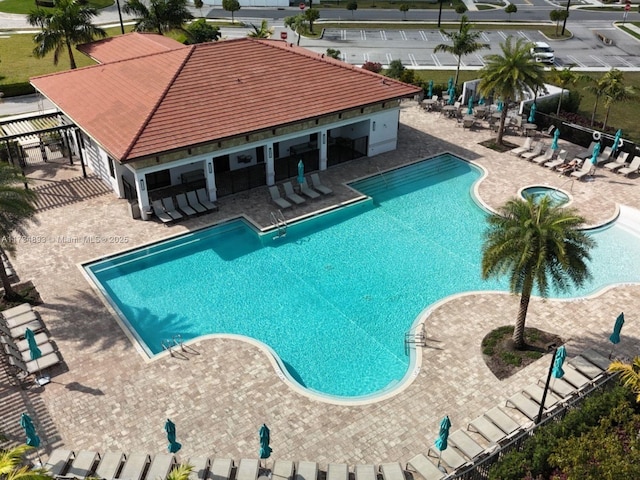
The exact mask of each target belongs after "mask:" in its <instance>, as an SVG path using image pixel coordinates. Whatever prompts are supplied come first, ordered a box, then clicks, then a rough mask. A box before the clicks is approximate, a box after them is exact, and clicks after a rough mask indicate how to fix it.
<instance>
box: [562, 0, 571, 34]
mask: <svg viewBox="0 0 640 480" xmlns="http://www.w3.org/2000/svg"><path fill="white" fill-rule="evenodd" d="M570 6H571V0H567V15H566V16H565V17H564V21H563V22H562V31H561V32H560V36H561V37H564V27H566V26H567V18H569V7H570Z"/></svg>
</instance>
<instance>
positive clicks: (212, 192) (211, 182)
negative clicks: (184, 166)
mask: <svg viewBox="0 0 640 480" xmlns="http://www.w3.org/2000/svg"><path fill="white" fill-rule="evenodd" d="M205 163H206V166H205V169H204V174H205V178H206V179H207V193H208V194H209V200H210V201H212V202H215V201H216V200H217V199H218V194H217V189H216V174H215V172H214V171H213V159H211V158H210V159H208V160H206V161H205Z"/></svg>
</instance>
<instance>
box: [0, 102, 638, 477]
mask: <svg viewBox="0 0 640 480" xmlns="http://www.w3.org/2000/svg"><path fill="white" fill-rule="evenodd" d="M401 122H402V124H401V127H400V131H399V148H398V149H397V150H396V151H394V152H391V153H387V154H383V155H379V156H377V157H375V158H365V159H360V160H354V161H352V162H349V163H346V164H342V165H339V166H337V167H335V168H332V169H330V170H328V171H326V172H321V177H322V178H323V180H324V182H325V184H327V185H329V186H331V188H333V190H334V192H335V194H334V195H333V196H331V197H326V198H323V199H322V200H320V201H316V202H308V204H307V205H306V206H303V207H298V208H296V209H294V210H292V211H290V212H286V215H287V218H292V217H295V216H299V215H303V214H307V213H310V212H311V211H312V210H315V209H318V208H323V207H328V206H330V205H332V204H336V203H340V202H345V201H349V200H350V199H352V198H353V197H354V193H353V192H352V191H351V190H350V189H349V188H347V187H346V186H345V185H344V183H345V182H346V181H350V180H352V179H355V178H360V177H363V176H366V175H370V174H375V173H377V172H379V171H384V170H385V169H388V168H392V167H395V166H398V165H402V164H406V163H410V162H414V161H417V160H419V159H422V158H425V157H429V156H432V155H435V154H438V153H441V152H445V151H450V152H453V153H455V154H457V155H459V156H461V157H463V158H466V159H468V160H470V161H472V162H474V163H476V164H477V165H480V166H481V167H483V168H484V169H485V170H486V171H487V176H486V177H485V178H484V179H483V180H482V181H481V182H480V184H479V185H478V188H477V192H478V195H479V197H480V198H481V200H482V201H483V202H485V203H486V204H487V205H488V206H489V207H490V208H497V207H498V206H499V205H501V204H502V203H503V202H504V201H505V200H507V199H508V198H511V197H513V196H515V194H516V193H517V191H518V189H519V188H521V187H523V186H526V185H531V184H548V185H552V186H557V187H560V186H562V187H563V189H565V190H566V191H568V192H569V193H571V195H572V198H573V205H574V206H576V207H577V208H578V209H579V210H580V212H581V213H582V214H583V215H584V216H586V217H587V218H588V220H589V223H590V224H601V223H604V222H607V221H609V220H610V219H612V218H614V217H615V215H616V212H617V205H619V204H626V205H630V206H633V207H635V208H638V209H640V179H639V178H624V177H622V176H619V175H615V174H611V173H608V172H603V171H602V169H598V171H597V175H596V176H595V178H594V179H593V181H588V182H577V181H576V182H567V179H566V177H563V178H560V177H558V174H556V173H553V172H550V171H549V170H547V169H545V168H542V167H540V166H537V165H534V164H530V163H528V162H526V161H524V160H521V159H516V158H515V157H513V156H511V155H509V154H499V153H496V152H494V151H492V150H489V149H486V148H485V147H483V146H481V145H479V142H480V141H482V140H486V139H488V138H490V137H491V136H492V135H493V133H491V132H489V131H488V130H486V129H478V130H476V131H467V130H463V129H462V128H458V127H456V126H455V125H456V123H455V121H452V120H449V119H446V118H445V117H441V116H439V115H438V114H437V113H427V112H424V111H423V110H422V109H420V108H419V107H418V106H417V104H416V103H414V102H410V101H407V102H404V103H403V104H402V110H401ZM509 140H510V141H513V142H515V143H522V142H523V138H522V137H511V138H509ZM561 143H562V142H561ZM562 147H563V148H564V147H568V148H571V149H573V150H578V148H577V147H575V146H571V145H564V144H563V145H562ZM572 153H573V152H572ZM79 174H80V170H79V168H78V167H77V166H74V167H70V166H64V167H61V168H53V167H52V166H50V165H49V166H46V167H45V169H39V170H33V171H30V172H29V176H30V177H31V178H33V179H34V186H36V185H37V187H38V188H39V190H40V191H41V192H42V197H43V200H42V202H43V203H42V205H43V206H46V208H44V209H43V210H42V211H41V212H40V213H39V214H38V224H37V225H34V226H33V227H32V228H30V229H29V233H30V234H31V235H32V238H31V239H30V240H28V241H21V242H19V244H18V252H17V256H16V257H15V258H14V259H12V262H13V265H14V267H15V269H16V270H17V272H18V274H19V276H20V278H21V279H22V280H32V281H33V282H34V283H35V285H36V286H37V288H38V290H39V292H40V294H41V296H42V299H43V301H44V304H43V305H42V306H40V307H38V310H39V311H40V312H41V315H42V318H43V320H44V321H45V323H46V325H47V326H48V328H49V330H50V332H51V335H52V337H53V338H54V339H55V342H56V343H57V345H58V348H59V350H60V352H61V353H62V355H63V357H64V364H63V366H61V367H57V368H55V369H53V370H52V372H51V373H52V374H53V375H52V377H53V378H52V383H50V384H49V385H47V386H46V387H44V388H35V387H32V388H29V389H20V388H17V387H14V386H11V385H9V384H8V383H7V377H6V375H5V374H4V373H0V375H1V377H0V379H1V380H2V381H1V382H0V432H2V433H4V434H5V435H6V436H7V437H8V438H9V441H10V442H22V441H23V439H24V434H23V432H22V430H21V428H20V427H19V416H20V414H21V413H22V412H23V411H28V412H30V413H31V414H32V417H33V420H34V422H35V423H36V425H37V428H38V433H39V434H40V436H41V438H42V441H43V445H44V449H42V452H43V453H46V452H49V451H50V450H51V449H52V448H57V447H62V446H64V447H66V448H70V449H73V450H81V449H90V450H98V451H106V450H123V451H125V452H132V451H146V452H149V453H159V452H165V451H166V443H167V442H166V435H165V432H164V430H163V425H164V422H165V419H166V418H171V419H172V420H173V421H174V422H175V424H176V426H177V434H178V441H180V442H181V443H182V445H183V448H182V450H181V451H180V453H179V456H180V458H181V459H186V458H189V457H191V456H202V455H207V456H210V457H231V458H234V459H240V458H246V457H249V458H255V457H257V455H258V448H259V443H258V428H259V427H260V425H262V424H263V423H266V424H267V425H268V426H269V427H270V429H271V446H272V448H273V454H272V459H289V460H314V461H317V462H319V463H320V466H321V467H324V466H326V463H328V462H337V463H349V464H357V463H375V464H379V463H383V462H388V461H401V462H406V461H407V460H408V459H410V458H411V457H413V456H414V455H416V454H417V453H421V452H422V453H426V452H427V449H428V447H429V446H430V445H431V444H432V443H433V441H434V440H435V438H436V435H437V432H438V423H439V421H440V419H441V418H442V417H443V416H444V415H449V417H450V418H451V421H452V424H453V426H452V428H453V429H454V430H455V429H457V428H465V427H466V425H467V423H468V422H469V421H470V420H472V419H474V418H475V417H477V416H478V415H480V414H482V413H483V412H485V411H486V410H488V409H490V408H492V407H494V406H496V405H504V401H505V399H506V398H507V397H509V396H511V395H512V394H514V393H516V392H517V391H519V390H520V389H522V388H523V387H525V386H527V385H529V384H531V383H534V382H535V381H536V380H537V379H539V378H541V377H544V376H545V375H546V371H547V368H548V357H547V356H545V357H544V359H541V360H539V361H537V362H536V363H534V364H533V365H531V366H529V367H527V368H525V369H523V370H522V371H520V372H519V373H518V374H516V375H514V376H512V377H511V378H509V379H506V380H502V381H500V380H497V379H496V378H495V377H494V376H493V375H492V374H491V372H490V371H489V370H488V369H487V367H486V366H485V363H484V361H483V359H482V354H481V351H480V340H481V339H482V337H483V336H484V335H485V334H486V333H487V332H489V331H490V330H491V329H493V328H494V327H497V326H500V325H505V324H512V323H513V322H514V319H515V316H516V311H517V308H518V298H517V297H515V296H511V295H509V294H503V293H473V294H468V295H462V296H458V297H456V298H453V299H450V300H449V301H446V302H444V303H442V304H440V305H439V306H437V307H436V308H435V309H433V311H432V313H431V315H430V316H429V317H428V319H427V322H426V332H427V335H428V342H427V346H426V347H424V348H422V365H421V368H420V370H419V372H417V374H416V376H415V379H414V381H413V382H412V383H411V384H410V385H409V386H408V387H407V388H406V389H404V390H403V391H402V392H400V393H398V394H397V395H395V396H393V397H391V398H388V399H386V400H383V401H379V402H374V403H370V404H366V405H359V406H345V405H334V404H330V403H326V402H322V401H317V400H313V399H310V398H308V397H307V396H304V395H301V394H299V393H297V392H295V391H294V390H292V389H291V388H290V387H289V386H288V385H287V384H286V383H285V382H283V380H281V379H280V377H279V376H278V375H277V374H276V371H274V369H273V367H272V364H271V362H270V361H269V359H268V357H267V356H266V355H265V353H264V351H263V350H262V349H260V348H258V347H256V346H255V345H252V344H249V343H246V342H243V341H239V340H234V339H207V340H201V341H197V342H195V343H193V344H192V347H193V351H188V352H184V353H183V354H180V355H177V356H175V357H169V356H166V357H163V358H161V359H159V360H155V361H152V362H148V361H145V360H144V359H143V358H142V356H141V355H140V354H139V353H138V351H137V350H136V348H134V346H133V345H132V343H131V342H130V340H129V339H128V338H127V336H126V335H125V334H124V333H123V331H122V329H121V328H120V327H119V325H118V323H117V322H116V321H115V320H114V318H113V316H112V315H111V313H110V311H109V310H108V309H107V308H106V307H105V305H104V304H103V302H102V301H101V299H100V298H99V297H98V295H97V294H96V292H95V291H94V290H93V288H92V287H91V286H90V284H89V283H88V282H87V280H86V279H85V277H84V276H83V274H82V273H81V271H80V269H79V267H78V265H79V264H80V263H82V262H86V261H88V260H91V259H95V258H98V257H103V256H106V255H110V254H113V253H115V252H118V251H120V250H123V249H128V248H131V247H135V246H138V245H143V244H145V243H148V242H151V241H155V240H158V239H161V238H165V237H167V236H171V235H176V234H180V233H183V232H187V231H190V230H193V229H197V228H200V227H202V226H205V225H209V224H212V223H217V222H219V221H221V220H224V219H226V218H232V217H235V216H237V215H240V214H245V215H247V216H248V217H250V218H251V219H252V220H253V221H254V222H256V223H257V224H261V225H263V226H268V225H270V220H269V219H270V217H269V215H270V212H272V211H273V210H274V207H273V205H272V203H271V202H270V200H269V195H268V193H267V189H266V188H265V187H262V188H258V189H255V190H252V191H249V192H244V193H241V194H238V195H235V196H233V197H227V198H223V199H221V200H220V202H219V204H220V211H219V212H217V213H213V214H210V215H206V216H202V217H198V218H194V219H190V220H188V221H185V222H182V223H179V224H177V225H175V226H171V227H165V226H164V225H161V224H159V223H156V222H153V221H149V222H143V221H140V220H133V219H132V218H131V217H130V215H129V213H128V207H127V204H126V203H125V202H124V201H123V200H118V199H116V198H114V197H113V195H112V194H110V193H108V192H107V191H106V189H104V188H102V187H101V186H100V182H97V181H83V182H78V181H76V180H71V179H73V178H74V177H77V176H78V175H79ZM45 197H46V198H45ZM96 239H102V240H101V241H99V242H98V241H97V240H96ZM112 239H119V240H123V239H126V243H113V241H112ZM452 274H455V272H452ZM229 295H230V296H229V298H230V301H232V294H229ZM279 301H284V300H282V299H274V302H279ZM425 307H426V305H425ZM621 311H624V312H625V314H626V315H627V325H626V326H625V329H624V330H623V335H622V342H621V343H620V344H619V346H618V347H617V353H619V354H620V355H624V356H632V355H634V354H638V352H639V351H640V329H638V328H636V327H634V323H635V316H636V313H637V312H639V311H640V286H638V285H624V286H618V287H614V288H609V289H607V290H606V291H603V292H601V293H599V294H597V295H595V296H593V297H590V298H583V299H578V300H571V301H559V300H546V301H545V300H541V299H534V300H533V301H532V302H531V305H530V307H529V315H528V318H527V325H528V326H534V327H538V328H541V329H544V330H548V331H552V332H555V333H557V334H559V335H560V336H562V337H563V338H564V339H566V341H567V350H568V354H569V356H570V357H571V356H573V355H576V354H578V353H579V352H580V351H581V350H583V349H584V348H587V347H592V348H595V349H596V350H599V351H600V352H602V353H604V354H608V353H609V351H610V344H609V343H608V340H607V339H608V336H609V333H610V330H611V328H612V326H613V323H614V320H615V317H616V316H617V315H618V314H619V313H620V312H621ZM354 341H357V339H356V340H354ZM0 371H1V369H0ZM514 416H515V417H517V416H518V415H517V414H515V413H514ZM472 435H475V434H472ZM474 438H476V440H478V441H479V442H481V443H482V440H481V439H480V438H479V437H474ZM270 461H271V460H270Z"/></svg>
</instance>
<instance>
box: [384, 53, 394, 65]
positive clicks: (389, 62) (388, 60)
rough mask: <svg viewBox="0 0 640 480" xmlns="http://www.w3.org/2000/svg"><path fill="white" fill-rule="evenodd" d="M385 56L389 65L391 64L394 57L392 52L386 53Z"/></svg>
mask: <svg viewBox="0 0 640 480" xmlns="http://www.w3.org/2000/svg"><path fill="white" fill-rule="evenodd" d="M385 56H386V57H387V65H389V64H391V62H393V57H392V56H391V54H390V53H386V54H385Z"/></svg>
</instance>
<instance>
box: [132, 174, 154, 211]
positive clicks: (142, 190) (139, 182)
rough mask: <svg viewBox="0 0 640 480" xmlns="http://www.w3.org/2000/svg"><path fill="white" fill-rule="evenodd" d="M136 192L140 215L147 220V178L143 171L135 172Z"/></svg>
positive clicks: (148, 203)
mask: <svg viewBox="0 0 640 480" xmlns="http://www.w3.org/2000/svg"><path fill="white" fill-rule="evenodd" d="M135 179H136V193H137V196H138V206H139V207H140V216H141V217H142V219H143V220H149V217H150V215H149V212H150V210H151V208H149V205H150V202H149V193H148V192H147V179H146V178H145V174H144V173H139V172H135Z"/></svg>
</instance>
